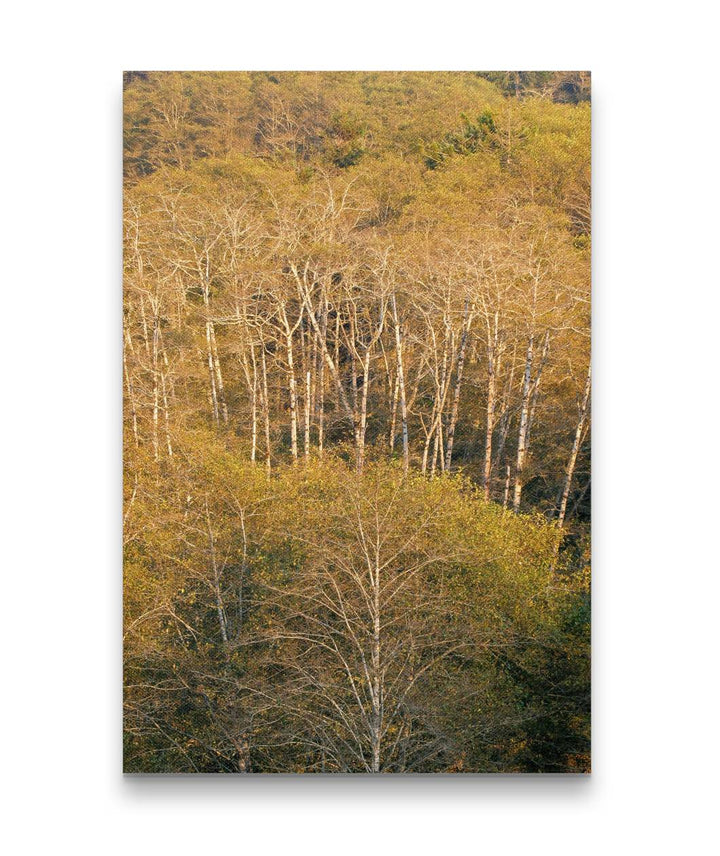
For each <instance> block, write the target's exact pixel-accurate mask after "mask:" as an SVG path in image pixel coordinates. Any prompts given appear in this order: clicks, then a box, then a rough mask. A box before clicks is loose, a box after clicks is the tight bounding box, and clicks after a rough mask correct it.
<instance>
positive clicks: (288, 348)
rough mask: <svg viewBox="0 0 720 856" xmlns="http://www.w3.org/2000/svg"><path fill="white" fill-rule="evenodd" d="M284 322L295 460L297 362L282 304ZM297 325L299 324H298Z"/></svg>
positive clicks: (291, 431) (294, 459) (291, 439)
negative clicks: (295, 361) (294, 357)
mask: <svg viewBox="0 0 720 856" xmlns="http://www.w3.org/2000/svg"><path fill="white" fill-rule="evenodd" d="M281 312H282V316H281V317H282V322H283V326H284V328H285V349H286V351H287V364H288V375H289V378H288V379H289V387H290V451H291V453H292V457H293V461H297V459H298V442H297V437H298V420H297V387H296V383H295V363H294V360H293V332H294V330H293V329H292V328H291V327H290V323H289V321H288V317H287V313H286V311H285V305H284V304H283V305H282V306H281ZM296 326H297V325H296Z"/></svg>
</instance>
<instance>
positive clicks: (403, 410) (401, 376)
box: [392, 294, 410, 475]
mask: <svg viewBox="0 0 720 856" xmlns="http://www.w3.org/2000/svg"><path fill="white" fill-rule="evenodd" d="M392 312H393V321H394V324H395V351H396V353H397V377H398V390H399V394H400V418H401V420H402V443H403V472H404V473H405V475H407V472H408V469H409V466H410V450H409V441H408V420H407V400H406V397H405V370H404V368H403V353H402V351H403V349H402V333H401V330H400V321H399V319H398V311H397V302H396V299H395V294H393V296H392Z"/></svg>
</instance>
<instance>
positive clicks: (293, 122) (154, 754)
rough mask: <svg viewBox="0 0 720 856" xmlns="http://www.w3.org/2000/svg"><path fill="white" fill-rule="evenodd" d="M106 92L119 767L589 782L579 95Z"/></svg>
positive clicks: (585, 178) (465, 77)
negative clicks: (116, 439) (112, 223)
mask: <svg viewBox="0 0 720 856" xmlns="http://www.w3.org/2000/svg"><path fill="white" fill-rule="evenodd" d="M123 88H124V203H123V205H124V313H123V322H124V323H123V378H122V383H123V392H124V446H123V448H124V531H123V538H124V596H123V609H124V641H123V646H124V648H123V651H124V670H123V671H124V719H123V738H124V770H125V772H126V773H188V774H193V773H231V774H258V773H316V774H317V773H319V774H350V773H360V774H380V773H383V774H414V773H415V774H417V773H424V774H429V773H433V774H467V773H470V774H472V773H587V772H589V770H590V570H589V568H590V495H591V489H590V485H591V481H590V390H591V371H590V75H589V73H588V72H576V71H533V72H529V71H498V72H494V71H490V72H473V71H468V72H462V73H461V72H407V73H403V72H367V71H362V72H287V71H283V72H264V71H263V72H260V71H255V72H247V71H242V72H207V71H204V72H155V71H129V72H126V73H125V74H124V87H123Z"/></svg>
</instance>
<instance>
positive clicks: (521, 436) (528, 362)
mask: <svg viewBox="0 0 720 856" xmlns="http://www.w3.org/2000/svg"><path fill="white" fill-rule="evenodd" d="M533 347H534V336H533V334H531V335H530V339H529V341H528V349H527V355H526V357H525V374H524V376H523V391H522V405H521V409H520V430H519V432H518V448H517V460H516V462H515V489H514V491H513V511H514V512H515V513H516V514H517V513H518V512H519V511H520V498H521V496H522V488H523V482H522V476H523V466H524V465H525V455H526V453H527V429H528V416H529V408H530V389H531V384H530V378H531V376H532V364H533Z"/></svg>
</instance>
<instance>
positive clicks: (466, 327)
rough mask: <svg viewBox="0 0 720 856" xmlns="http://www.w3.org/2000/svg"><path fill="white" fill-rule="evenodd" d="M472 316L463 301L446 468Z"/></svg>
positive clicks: (450, 451) (452, 440) (448, 462)
mask: <svg viewBox="0 0 720 856" xmlns="http://www.w3.org/2000/svg"><path fill="white" fill-rule="evenodd" d="M471 322H472V316H471V315H470V312H469V303H468V302H467V301H466V302H465V322H464V324H463V331H462V336H461V338H460V352H459V354H458V361H457V376H456V378H455V393H454V395H453V404H452V410H451V412H450V424H449V425H448V436H447V452H446V455H445V458H446V461H445V466H446V468H447V469H448V470H450V467H451V465H452V453H453V443H454V441H455V426H456V425H457V419H458V412H459V409H460V387H461V385H462V377H463V368H464V366H465V350H466V348H467V342H468V337H469V334H470V324H471Z"/></svg>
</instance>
